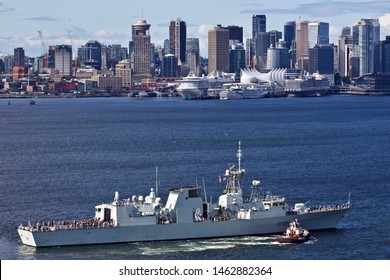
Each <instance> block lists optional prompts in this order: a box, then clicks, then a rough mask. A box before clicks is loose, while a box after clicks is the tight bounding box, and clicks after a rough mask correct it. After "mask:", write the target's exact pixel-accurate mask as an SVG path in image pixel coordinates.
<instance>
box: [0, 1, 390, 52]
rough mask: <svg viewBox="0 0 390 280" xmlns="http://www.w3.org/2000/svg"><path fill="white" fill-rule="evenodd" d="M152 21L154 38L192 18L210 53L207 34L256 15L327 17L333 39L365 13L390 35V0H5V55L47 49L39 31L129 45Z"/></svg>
mask: <svg viewBox="0 0 390 280" xmlns="http://www.w3.org/2000/svg"><path fill="white" fill-rule="evenodd" d="M142 11H143V17H144V19H145V20H147V21H148V23H150V24H151V25H152V26H151V29H150V34H151V37H152V42H153V43H155V44H156V45H161V44H162V42H163V41H164V39H166V38H168V25H169V22H170V21H171V20H172V19H177V18H181V19H182V20H184V21H186V22H187V37H198V38H200V42H201V54H202V55H204V56H207V33H208V30H209V29H210V28H211V27H213V26H215V25H217V24H222V25H238V26H242V27H243V28H244V37H245V38H249V37H251V32H252V27H251V23H252V22H251V20H252V15H253V14H265V15H266V16H267V30H268V31H269V30H273V29H276V30H279V31H283V25H284V23H285V22H287V21H298V20H309V21H325V22H329V24H330V36H331V42H333V43H336V42H337V36H338V35H339V34H340V33H341V29H342V28H343V27H344V26H352V25H354V24H356V22H357V21H358V20H359V19H361V18H379V19H380V23H381V37H382V39H383V38H384V37H385V36H386V35H390V1H388V0H379V1H367V0H352V1H349V0H340V1H332V0H327V1H324V0H299V1H285V0H273V1H260V0H244V1H239V0H196V1H184V0H165V1H161V0H143V1H132V0H109V1H107V0H105V1H103V0H66V1H59V0H51V1H48V0H31V1H30V0H0V24H1V25H0V57H1V55H2V53H4V54H13V49H14V48H16V47H23V48H24V49H25V52H26V55H28V56H38V55H41V54H42V53H43V49H42V45H41V40H40V38H39V34H38V30H40V31H41V32H42V34H43V37H44V41H45V45H46V47H48V46H49V45H54V44H70V43H71V41H70V39H69V35H68V32H69V33H70V34H71V37H72V41H73V46H74V48H78V47H79V46H80V45H81V44H85V43H86V42H87V41H88V40H98V41H99V42H101V43H104V44H122V45H123V46H128V41H129V40H130V38H131V25H132V24H133V23H136V22H137V21H138V20H139V19H140V18H141V17H142Z"/></svg>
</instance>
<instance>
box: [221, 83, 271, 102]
mask: <svg viewBox="0 0 390 280" xmlns="http://www.w3.org/2000/svg"><path fill="white" fill-rule="evenodd" d="M266 96H267V90H266V88H265V87H262V86H260V85H257V84H240V83H238V84H225V85H223V89H222V91H221V92H220V94H219V99H221V100H228V99H259V98H264V97H266Z"/></svg>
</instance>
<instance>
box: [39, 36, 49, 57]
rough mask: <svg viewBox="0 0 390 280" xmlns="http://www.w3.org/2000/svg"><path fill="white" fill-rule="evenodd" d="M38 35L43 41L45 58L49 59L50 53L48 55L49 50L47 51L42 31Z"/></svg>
mask: <svg viewBox="0 0 390 280" xmlns="http://www.w3.org/2000/svg"><path fill="white" fill-rule="evenodd" d="M38 34H39V38H40V39H41V45H42V51H43V53H42V54H43V57H44V58H46V59H47V58H48V54H49V53H48V51H47V49H46V45H45V40H44V39H43V35H42V31H39V30H38Z"/></svg>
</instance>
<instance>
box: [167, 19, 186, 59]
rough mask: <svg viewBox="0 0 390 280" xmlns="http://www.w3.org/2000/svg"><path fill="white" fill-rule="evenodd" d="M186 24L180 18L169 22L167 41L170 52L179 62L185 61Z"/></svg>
mask: <svg viewBox="0 0 390 280" xmlns="http://www.w3.org/2000/svg"><path fill="white" fill-rule="evenodd" d="M186 39H187V24H186V22H185V21H182V20H181V19H177V20H174V21H171V23H170V24H169V43H170V49H171V54H173V55H175V56H176V57H177V58H178V62H179V64H184V63H185V62H186Z"/></svg>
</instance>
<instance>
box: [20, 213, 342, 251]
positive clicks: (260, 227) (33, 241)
mask: <svg viewBox="0 0 390 280" xmlns="http://www.w3.org/2000/svg"><path fill="white" fill-rule="evenodd" d="M347 210H348V208H344V209H333V210H329V211H318V212H312V213H302V214H295V215H284V216H280V217H262V218H259V219H231V220H226V221H202V222H192V223H171V224H152V225H138V226H120V225H118V226H116V227H112V228H90V229H77V230H58V231H29V230H24V229H18V233H19V236H20V238H21V240H22V242H23V244H25V245H29V246H33V247H54V246H71V245H92V244H112V243H130V242H142V241H163V240H181V239H204V238H218V237H229V236H247V235H265V234H273V233H280V232H283V231H284V229H285V227H286V226H287V225H288V224H289V222H290V221H291V220H292V219H299V221H300V223H301V224H302V225H303V226H304V227H305V228H307V229H308V230H321V229H329V228H335V227H336V225H337V224H338V223H339V222H340V220H341V218H342V217H343V215H344V214H345V212H346V211H347Z"/></svg>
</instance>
